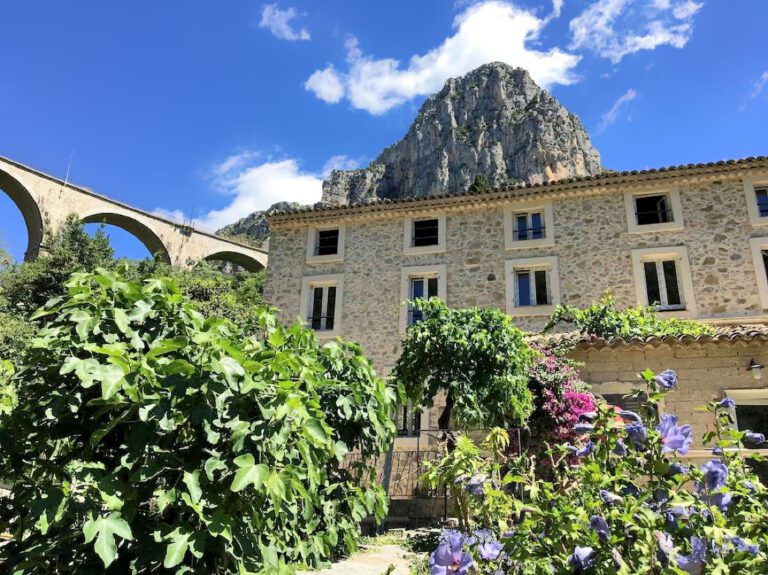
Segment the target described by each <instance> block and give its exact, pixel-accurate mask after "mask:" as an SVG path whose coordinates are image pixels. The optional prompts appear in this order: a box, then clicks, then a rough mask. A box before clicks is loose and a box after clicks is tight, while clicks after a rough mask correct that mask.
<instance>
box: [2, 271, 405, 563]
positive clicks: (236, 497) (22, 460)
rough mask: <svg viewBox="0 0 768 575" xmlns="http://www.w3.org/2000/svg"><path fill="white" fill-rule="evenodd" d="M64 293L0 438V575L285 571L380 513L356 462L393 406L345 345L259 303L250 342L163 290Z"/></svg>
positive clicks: (352, 544) (380, 499)
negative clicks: (4, 490)
mask: <svg viewBox="0 0 768 575" xmlns="http://www.w3.org/2000/svg"><path fill="white" fill-rule="evenodd" d="M66 289H67V294H66V296H63V297H60V298H57V299H54V300H51V301H50V302H49V303H48V304H46V306H45V307H44V308H43V309H41V310H40V311H39V312H37V313H36V314H35V317H36V318H37V319H40V320H43V321H46V322H47V323H46V324H45V325H44V327H43V328H42V329H40V331H39V332H38V333H37V334H36V337H35V338H34V339H33V340H32V342H31V346H30V349H29V350H28V352H27V354H26V356H25V358H24V361H23V363H22V365H21V367H20V369H19V370H18V372H17V374H16V376H15V377H14V379H13V383H14V384H15V386H16V390H17V393H18V404H17V406H16V407H15V408H14V409H13V410H12V411H11V412H10V414H8V415H7V416H5V417H3V419H2V425H1V426H0V444H1V445H2V446H3V449H2V450H0V468H1V469H3V474H4V476H5V477H4V478H6V479H8V480H10V481H11V482H12V485H13V487H12V492H11V494H10V496H7V497H3V498H2V499H0V532H8V533H11V534H12V535H13V537H14V539H13V541H11V542H9V543H7V544H6V545H4V546H2V547H0V564H2V565H3V570H4V572H13V573H15V574H17V575H22V574H31V573H36V574H37V573H57V574H70V573H71V574H74V573H150V572H152V573H178V574H181V573H198V574H208V573H243V574H245V573H290V572H292V570H293V567H291V565H296V564H308V565H318V564H319V563H321V562H323V561H326V560H328V559H329V558H331V557H333V556H334V554H336V553H339V552H344V551H352V550H354V549H355V548H356V541H357V538H358V525H359V522H360V520H361V519H363V518H364V517H366V516H371V515H373V516H375V517H376V518H377V519H378V520H381V519H382V518H383V516H384V513H385V510H386V497H385V494H384V492H383V490H382V489H381V488H380V487H378V486H375V483H374V479H375V469H373V468H372V467H370V466H369V465H367V464H366V463H365V461H368V460H371V459H372V456H373V455H374V454H376V455H377V454H379V453H381V452H382V451H384V450H386V449H387V448H388V446H389V444H390V442H391V440H392V438H393V437H394V433H395V425H394V423H393V421H392V415H393V413H394V410H395V403H396V394H395V392H394V391H393V390H392V389H390V388H388V387H387V386H386V385H385V383H384V382H383V381H382V380H380V379H379V378H377V377H376V376H375V374H374V372H373V370H372V368H371V365H370V364H369V362H368V361H367V360H366V359H365V358H364V357H363V355H362V353H361V350H360V347H359V346H357V345H354V344H351V343H343V342H340V341H337V342H333V343H330V344H328V345H326V346H323V347H321V346H319V344H318V342H317V339H316V338H315V336H314V333H313V332H312V331H310V330H307V329H305V328H303V327H302V326H300V325H293V326H291V327H288V328H285V327H282V326H280V325H279V324H278V323H277V321H276V319H275V316H274V315H273V314H272V312H271V311H270V310H268V309H266V308H263V307H261V308H259V309H258V310H257V315H258V318H257V319H258V322H257V323H258V329H254V330H249V331H248V332H246V331H244V330H243V329H242V328H240V327H238V326H236V325H234V324H233V323H231V322H229V321H227V320H224V319H217V318H209V319H206V318H205V317H204V316H203V315H202V314H200V313H199V312H198V311H197V310H196V309H195V307H194V306H193V305H192V304H190V303H189V302H188V301H187V300H186V298H185V297H184V296H183V294H182V293H181V291H180V290H179V288H178V286H176V284H175V283H174V282H172V281H171V280H169V279H167V278H149V279H147V280H146V281H144V282H143V284H140V283H135V282H129V281H125V280H124V279H123V278H122V277H120V276H119V275H117V274H115V273H113V272H108V271H103V270H102V271H99V272H98V273H94V274H82V273H81V274H75V275H74V276H73V278H72V279H71V280H70V281H69V282H68V283H67V284H66ZM352 450H356V451H357V452H359V453H360V458H359V459H358V460H357V461H358V463H356V464H355V465H353V466H351V467H350V466H345V465H343V464H342V462H343V461H344V459H345V456H346V454H348V453H349V452H350V451H352Z"/></svg>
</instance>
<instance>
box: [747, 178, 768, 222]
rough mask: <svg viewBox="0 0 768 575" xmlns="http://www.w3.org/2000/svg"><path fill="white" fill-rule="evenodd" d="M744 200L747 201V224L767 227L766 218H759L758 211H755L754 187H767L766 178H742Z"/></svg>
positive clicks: (755, 197)
mask: <svg viewBox="0 0 768 575" xmlns="http://www.w3.org/2000/svg"><path fill="white" fill-rule="evenodd" d="M743 184H744V198H745V199H746V201H747V213H748V214H749V223H750V224H752V225H753V226H765V225H768V216H763V217H760V210H758V209H757V196H756V195H755V186H758V187H759V186H766V185H768V176H765V177H760V178H744V180H743Z"/></svg>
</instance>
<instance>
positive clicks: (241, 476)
mask: <svg viewBox="0 0 768 575" xmlns="http://www.w3.org/2000/svg"><path fill="white" fill-rule="evenodd" d="M234 463H235V465H237V466H238V467H239V468H240V469H238V470H237V473H235V478H234V479H233V480H232V485H231V486H230V489H231V490H232V491H234V492H235V493H237V492H238V491H242V490H243V489H245V488H246V487H248V486H249V485H253V487H254V489H259V488H260V487H261V485H262V483H264V481H265V480H266V479H267V477H268V476H269V467H267V466H266V465H264V464H263V463H259V464H256V461H255V460H254V459H253V455H251V454H250V453H246V454H245V455H241V456H240V457H237V458H235V461H234Z"/></svg>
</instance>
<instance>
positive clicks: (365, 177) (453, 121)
mask: <svg viewBox="0 0 768 575" xmlns="http://www.w3.org/2000/svg"><path fill="white" fill-rule="evenodd" d="M600 171H601V166H600V155H599V153H598V152H597V150H595V148H594V147H593V146H592V143H591V142H590V140H589V135H588V134H587V132H586V130H585V129H584V126H583V125H582V124H581V122H580V121H579V119H578V118H577V117H576V116H574V115H573V114H571V113H570V112H568V110H566V109H565V108H564V107H563V106H562V105H561V104H560V103H559V102H558V101H557V100H556V99H555V98H554V97H553V96H552V95H551V94H549V92H547V91H545V90H543V89H541V88H540V87H539V86H538V85H536V83H535V82H534V81H533V80H532V79H531V77H530V76H529V74H528V72H526V71H525V70H523V69H521V68H514V67H512V66H509V65H507V64H503V63H500V62H494V63H491V64H485V65H483V66H481V67H480V68H477V69H476V70H473V71H472V72H470V73H468V74H467V75H466V76H464V77H462V78H452V79H450V80H448V81H447V82H446V83H445V86H444V87H443V89H442V90H440V91H439V92H438V93H437V94H434V95H433V96H430V97H429V98H428V99H427V101H426V102H424V105H423V106H422V107H421V110H420V111H419V114H418V116H417V117H416V120H415V121H414V123H413V124H412V125H411V127H410V129H409V130H408V133H407V134H406V135H405V137H404V138H403V139H402V140H400V141H399V142H397V143H396V144H394V145H392V146H389V147H388V148H386V149H385V150H384V151H383V152H382V153H381V154H380V155H379V157H378V158H376V160H375V161H374V162H372V163H371V165H370V166H369V167H367V168H365V169H361V170H345V171H342V170H335V171H333V172H331V174H330V176H329V177H328V178H327V179H326V180H325V181H324V182H323V199H322V204H323V205H343V204H355V203H366V202H370V201H373V200H376V199H380V198H390V199H396V198H403V197H425V196H432V195H438V194H446V193H447V194H457V193H462V192H465V191H466V190H467V188H468V187H469V186H470V185H471V184H472V182H473V181H474V179H475V176H478V175H483V176H485V178H486V179H487V181H488V184H490V186H491V187H499V186H503V185H506V184H510V183H516V182H517V183H519V182H528V183H541V182H549V181H553V180H558V179H562V178H570V177H574V176H588V175H594V174H597V173H599V172H600Z"/></svg>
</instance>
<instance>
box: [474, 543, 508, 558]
mask: <svg viewBox="0 0 768 575" xmlns="http://www.w3.org/2000/svg"><path fill="white" fill-rule="evenodd" d="M502 549H504V545H502V544H501V543H499V542H498V541H483V542H482V543H481V544H480V545H478V546H477V552H478V553H480V557H481V558H482V559H484V560H485V561H495V560H496V559H497V558H498V557H499V554H500V553H501V550H502Z"/></svg>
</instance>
